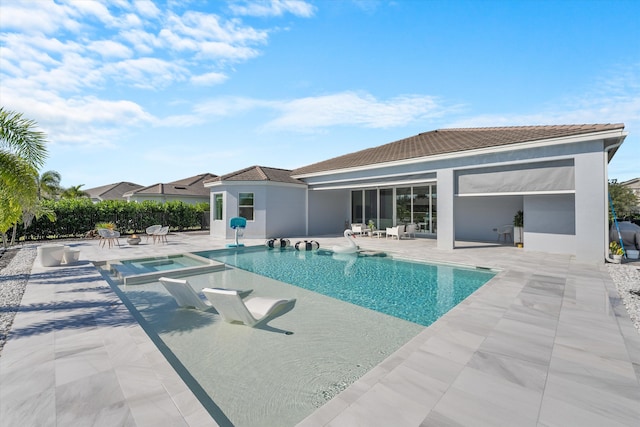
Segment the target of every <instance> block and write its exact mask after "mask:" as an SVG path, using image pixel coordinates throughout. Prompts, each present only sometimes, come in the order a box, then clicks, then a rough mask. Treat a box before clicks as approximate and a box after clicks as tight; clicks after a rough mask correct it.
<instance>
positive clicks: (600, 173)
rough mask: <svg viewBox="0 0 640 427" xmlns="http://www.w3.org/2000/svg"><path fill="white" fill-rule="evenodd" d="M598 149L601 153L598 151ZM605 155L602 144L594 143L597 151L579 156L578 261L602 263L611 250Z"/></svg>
mask: <svg viewBox="0 0 640 427" xmlns="http://www.w3.org/2000/svg"><path fill="white" fill-rule="evenodd" d="M598 148H599V150H600V151H597V149H598ZM605 156H606V154H605V153H603V152H602V143H600V144H599V147H598V144H597V142H594V151H593V152H590V153H584V154H582V155H580V156H576V253H575V255H576V258H577V259H579V260H581V261H587V262H596V261H602V258H603V253H604V252H605V250H606V249H605V248H607V247H608V244H609V238H608V234H605V233H603V232H602V230H603V228H604V229H608V225H607V224H608V222H607V221H608V213H607V200H606V199H605V197H606V194H607V185H606V182H607V176H606V168H605V162H606V157H605Z"/></svg>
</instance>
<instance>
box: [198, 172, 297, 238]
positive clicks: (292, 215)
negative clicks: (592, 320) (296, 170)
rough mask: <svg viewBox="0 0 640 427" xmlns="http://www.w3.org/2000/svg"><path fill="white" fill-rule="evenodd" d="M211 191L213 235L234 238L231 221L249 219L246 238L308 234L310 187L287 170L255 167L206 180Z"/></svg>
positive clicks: (206, 184)
mask: <svg viewBox="0 0 640 427" xmlns="http://www.w3.org/2000/svg"><path fill="white" fill-rule="evenodd" d="M204 186H205V187H207V190H208V191H210V192H211V201H210V203H211V235H212V236H219V237H225V238H231V237H233V236H234V233H235V232H234V231H233V230H231V229H230V228H229V220H230V219H231V218H233V217H236V216H242V217H244V218H246V219H247V221H248V226H247V228H246V230H245V232H244V234H245V236H246V237H254V238H263V237H265V236H291V235H298V236H300V235H304V234H306V230H307V227H306V214H305V207H306V195H307V185H306V184H305V183H304V182H303V181H299V180H297V179H294V178H291V171H290V170H285V169H276V168H268V167H264V166H251V167H248V168H246V169H242V170H240V171H237V172H233V173H229V174H227V175H223V176H219V177H216V178H213V179H210V180H207V181H205V183H204Z"/></svg>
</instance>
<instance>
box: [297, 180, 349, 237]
mask: <svg viewBox="0 0 640 427" xmlns="http://www.w3.org/2000/svg"><path fill="white" fill-rule="evenodd" d="M349 197H350V190H326V191H309V196H308V198H309V232H308V234H309V235H311V236H321V235H326V234H341V233H343V232H344V230H345V222H346V223H349V218H350V217H351V214H350V212H349V203H350V202H349Z"/></svg>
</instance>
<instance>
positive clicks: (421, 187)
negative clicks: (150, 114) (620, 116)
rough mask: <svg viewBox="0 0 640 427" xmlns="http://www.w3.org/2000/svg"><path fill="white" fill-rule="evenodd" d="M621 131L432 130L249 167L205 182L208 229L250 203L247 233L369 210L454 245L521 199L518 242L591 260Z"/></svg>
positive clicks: (321, 227) (602, 241)
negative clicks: (326, 155)
mask: <svg viewBox="0 0 640 427" xmlns="http://www.w3.org/2000/svg"><path fill="white" fill-rule="evenodd" d="M626 135H627V133H626V132H624V124H589V125H557V126H514V127H490V128H468V129H439V130H434V131H431V132H425V133H421V134H419V135H415V136H412V137H409V138H405V139H402V140H399V141H395V142H391V143H388V144H385V145H382V146H378V147H373V148H368V149H365V150H361V151H358V152H355V153H350V154H346V155H343V156H339V157H336V158H332V159H329V160H324V161H321V162H318V163H314V164H312V165H308V166H304V167H301V168H298V169H295V170H293V171H286V170H282V169H272V168H263V167H253V168H248V169H245V170H243V171H238V172H235V173H232V174H228V175H225V176H223V177H220V178H217V179H214V180H208V181H205V184H204V185H205V187H207V188H208V189H209V190H210V191H211V206H212V218H211V224H212V226H211V234H212V235H214V236H219V237H226V238H230V237H231V235H232V232H231V231H230V230H229V227H228V221H229V219H230V218H231V217H233V216H245V217H247V216H246V215H247V214H248V213H249V212H250V215H251V218H247V219H248V225H247V229H246V230H245V235H246V236H248V237H254V238H260V237H263V238H268V237H287V236H297V235H326V234H336V233H340V232H342V230H344V227H345V225H346V224H349V223H354V222H368V221H369V220H373V221H374V223H375V224H376V226H377V227H378V228H381V229H384V228H385V227H387V226H391V225H395V224H398V223H415V224H418V225H419V227H420V233H421V234H423V235H425V236H432V237H435V238H436V239H437V246H438V248H439V249H442V250H453V249H454V248H455V246H456V245H455V242H456V240H472V241H486V242H495V240H496V234H495V229H496V227H498V226H500V225H503V224H511V223H512V221H513V217H514V215H515V214H516V213H517V212H518V211H519V210H522V211H523V212H524V230H523V240H524V250H531V251H544V252H550V253H562V254H571V255H575V257H576V259H577V260H579V261H584V262H602V261H603V260H604V256H605V253H606V248H607V244H608V238H607V236H608V224H607V167H608V163H609V162H610V161H611V159H612V157H613V155H614V154H615V152H616V150H617V149H618V147H620V145H621V144H622V143H623V141H624V139H625V137H626ZM260 171H262V172H263V173H264V175H261V174H260V173H259V172H260ZM265 171H277V173H274V174H273V175H272V176H269V174H268V173H266V172H265Z"/></svg>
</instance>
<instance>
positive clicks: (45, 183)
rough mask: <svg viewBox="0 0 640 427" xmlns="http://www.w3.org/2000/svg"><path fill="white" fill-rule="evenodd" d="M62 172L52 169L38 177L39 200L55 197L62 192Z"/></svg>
mask: <svg viewBox="0 0 640 427" xmlns="http://www.w3.org/2000/svg"><path fill="white" fill-rule="evenodd" d="M61 179H62V175H60V172H58V171H54V170H50V171H46V172H44V173H43V174H42V175H40V177H39V178H38V200H42V199H55V198H56V197H58V195H59V194H60V193H61V192H62V187H61V186H60V180H61Z"/></svg>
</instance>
